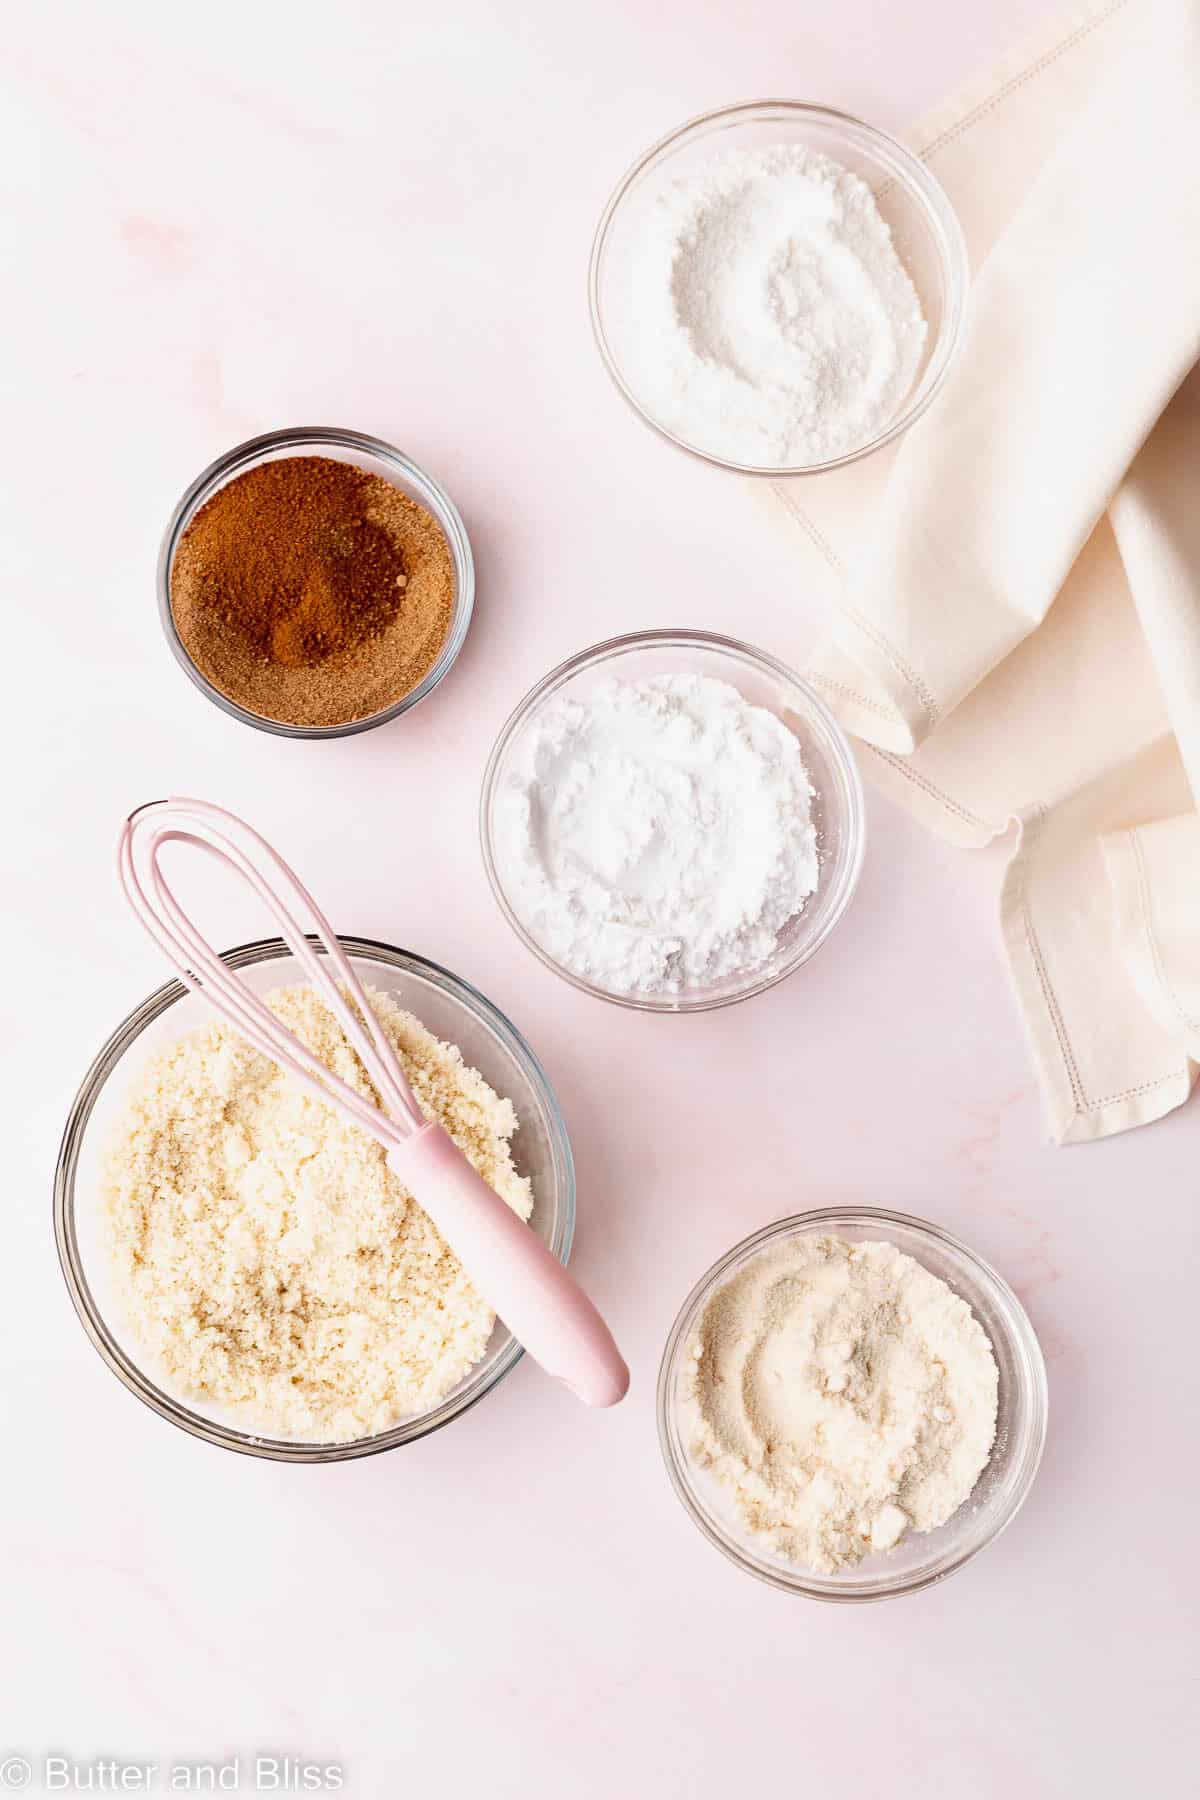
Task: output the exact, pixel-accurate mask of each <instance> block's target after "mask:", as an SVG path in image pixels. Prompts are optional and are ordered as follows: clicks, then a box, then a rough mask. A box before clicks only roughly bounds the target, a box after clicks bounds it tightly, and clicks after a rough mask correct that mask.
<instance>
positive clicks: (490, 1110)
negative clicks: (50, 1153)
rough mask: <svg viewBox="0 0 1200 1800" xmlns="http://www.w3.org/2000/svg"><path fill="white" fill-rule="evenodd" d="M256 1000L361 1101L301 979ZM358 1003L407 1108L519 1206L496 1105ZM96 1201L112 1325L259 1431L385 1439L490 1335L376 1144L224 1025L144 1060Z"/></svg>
mask: <svg viewBox="0 0 1200 1800" xmlns="http://www.w3.org/2000/svg"><path fill="white" fill-rule="evenodd" d="M265 997H266V999H267V1002H268V1004H269V1005H270V1007H271V1009H272V1011H274V1012H275V1013H277V1014H278V1016H279V1017H280V1018H281V1019H282V1020H283V1022H284V1024H285V1025H287V1026H289V1027H290V1029H291V1030H292V1031H294V1032H295V1033H296V1035H297V1036H298V1037H299V1038H300V1039H301V1040H302V1041H303V1042H304V1043H306V1044H307V1045H308V1046H309V1048H310V1049H311V1050H313V1051H314V1053H315V1054H316V1055H317V1056H318V1057H319V1058H320V1060H321V1061H322V1062H323V1063H324V1064H325V1066H326V1067H327V1068H329V1069H332V1070H333V1071H334V1072H335V1073H336V1074H338V1075H340V1076H341V1077H342V1079H343V1080H344V1081H346V1082H348V1083H349V1084H350V1085H351V1086H352V1087H354V1088H355V1089H356V1090H357V1091H358V1092H359V1093H360V1094H363V1095H364V1096H366V1097H367V1098H369V1099H370V1100H372V1101H373V1102H375V1103H376V1104H377V1103H378V1096H377V1094H376V1093H375V1090H374V1088H373V1087H372V1085H371V1082H370V1080H369V1079H368V1077H367V1075H366V1072H365V1071H364V1069H363V1067H362V1064H361V1063H360V1062H359V1060H358V1057H357V1055H356V1054H355V1052H354V1050H353V1048H352V1046H351V1045H350V1043H349V1041H348V1039H347V1038H346V1037H345V1034H344V1033H343V1031H342V1029H341V1027H340V1025H339V1024H338V1023H337V1020H336V1019H335V1018H334V1016H333V1014H332V1013H331V1012H330V1011H329V1009H328V1008H327V1007H326V1006H325V1004H324V1002H323V1001H322V1000H321V999H320V997H319V996H318V995H317V994H316V993H315V992H314V991H313V989H312V988H309V987H286V988H277V989H275V990H274V991H273V992H272V993H270V994H268V995H266V996H265ZM368 998H369V999H370V1003H371V1005H372V1007H373V1009H374V1011H375V1013H376V1014H377V1016H378V1018H379V1019H380V1021H381V1022H382V1024H383V1027H384V1029H385V1031H386V1032H387V1034H388V1036H389V1037H390V1038H391V1040H392V1042H393V1043H394V1044H395V1045H396V1047H397V1049H398V1050H399V1052H400V1057H401V1061H402V1063H403V1065H404V1070H405V1073H406V1075H407V1076H408V1079H409V1082H410V1084H411V1086H412V1089H413V1092H414V1094H415V1096H416V1098H417V1101H418V1103H419V1104H420V1107H421V1110H422V1112H423V1113H424V1114H425V1116H426V1117H427V1118H433V1119H437V1120H439V1121H440V1122H441V1124H442V1125H444V1126H445V1128H446V1130H447V1131H448V1132H449V1133H450V1136H451V1137H452V1138H453V1139H454V1141H455V1143H456V1144H457V1145H458V1146H459V1148H460V1149H461V1150H462V1151H463V1152H464V1153H465V1154H466V1156H467V1157H468V1159H469V1160H470V1162H471V1163H472V1164H473V1165H474V1167H475V1168H476V1169H477V1170H478V1171H479V1173H480V1174H481V1175H482V1176H483V1177H484V1179H485V1180H486V1181H488V1182H490V1183H491V1185H492V1187H493V1188H495V1190H496V1192H497V1193H498V1194H499V1195H500V1197H501V1199H503V1200H504V1201H506V1202H507V1204H508V1205H509V1206H511V1207H512V1209H513V1211H514V1212H515V1213H517V1214H519V1216H520V1217H521V1218H523V1219H525V1218H528V1217H529V1214H530V1211H531V1210H532V1194H531V1192H530V1187H529V1183H528V1181H526V1180H525V1178H524V1177H523V1176H521V1175H519V1174H518V1173H517V1171H516V1169H515V1168H514V1166H513V1161H512V1156H511V1154H510V1150H509V1140H510V1138H511V1137H512V1135H513V1133H514V1131H515V1130H516V1125H517V1120H516V1114H515V1112H514V1109H513V1107H512V1104H511V1102H510V1101H508V1100H505V1099H501V1098H500V1096H499V1095H498V1094H496V1093H495V1092H494V1091H493V1089H492V1088H491V1087H489V1086H488V1084H487V1082H486V1081H485V1080H484V1079H483V1077H482V1076H481V1075H480V1074H479V1073H478V1072H477V1071H476V1070H474V1069H471V1068H468V1067H467V1066H466V1064H465V1063H464V1062H463V1059H462V1057H461V1055H460V1054H459V1052H458V1050H457V1049H455V1047H454V1046H453V1045H451V1044H444V1043H441V1042H439V1040H438V1039H437V1038H435V1037H433V1036H432V1035H431V1034H430V1033H429V1032H428V1031H426V1030H425V1028H424V1026H423V1025H421V1024H420V1023H419V1022H418V1020H416V1019H415V1018H413V1016H412V1014H411V1013H407V1012H404V1011H402V1010H401V1008H400V1007H399V1006H397V1004H396V1003H395V1001H394V1000H392V999H391V998H390V997H389V996H388V995H386V994H380V993H373V992H370V991H368ZM103 1198H104V1202H105V1205H106V1209H107V1215H108V1223H109V1229H110V1237H111V1243H112V1256H113V1263H114V1271H115V1276H116V1284H117V1288H118V1292H119V1294H120V1296H121V1298H122V1301H123V1304H124V1310H125V1314H126V1320H127V1324H128V1326H129V1329H130V1330H131V1332H132V1334H133V1336H134V1337H135V1338H136V1339H137V1341H138V1343H139V1344H140V1345H141V1347H142V1350H143V1352H144V1353H146V1354H147V1355H148V1356H149V1358H150V1359H151V1361H152V1363H153V1364H154V1365H155V1366H156V1369H157V1370H158V1371H161V1374H160V1379H165V1382H166V1384H167V1385H168V1386H169V1387H170V1388H172V1389H174V1390H175V1391H178V1392H181V1393H182V1395H183V1396H184V1397H185V1398H187V1399H189V1400H190V1401H192V1402H193V1403H194V1402H196V1401H200V1402H202V1403H205V1404H207V1405H209V1406H212V1407H216V1408H218V1409H219V1410H220V1411H221V1412H223V1413H225V1414H227V1415H229V1416H230V1417H231V1418H232V1420H233V1422H234V1423H236V1424H237V1425H239V1426H241V1428H242V1429H243V1430H246V1431H250V1432H253V1433H255V1434H256V1435H258V1436H263V1437H278V1438H287V1439H292V1440H298V1441H307V1442H321V1443H336V1442H344V1441H345V1440H347V1439H350V1438H357V1437H365V1436H368V1435H370V1434H372V1433H374V1432H378V1431H382V1430H385V1429H386V1428H387V1427H388V1426H391V1425H394V1424H396V1423H397V1422H398V1421H399V1420H400V1419H402V1418H405V1417H406V1416H408V1415H410V1414H412V1413H414V1412H418V1411H423V1410H425V1409H426V1408H428V1407H430V1406H432V1405H434V1404H435V1403H436V1402H437V1401H438V1400H440V1399H442V1398H443V1397H444V1396H445V1395H446V1394H447V1393H449V1391H450V1389H451V1388H453V1387H454V1386H455V1385H456V1384H457V1383H458V1382H459V1381H460V1380H461V1379H462V1377H463V1376H464V1375H466V1374H467V1372H468V1371H469V1370H470V1369H471V1368H472V1366H473V1365H474V1364H475V1363H477V1362H478V1361H479V1359H480V1357H481V1356H482V1355H483V1353H484V1351H485V1350H486V1348H487V1344H488V1339H489V1337H490V1336H491V1332H492V1326H493V1324H494V1323H495V1315H494V1313H493V1312H492V1310H491V1308H490V1307H489V1306H488V1305H487V1303H486V1301H485V1300H483V1299H482V1298H481V1296H480V1295H479V1294H477V1293H476V1292H475V1289H474V1288H473V1287H472V1286H471V1283H470V1281H469V1280H468V1278H467V1276H466V1274H465V1273H464V1271H463V1268H462V1265H461V1263H460V1262H459V1261H458V1258H457V1257H456V1256H455V1255H454V1254H453V1252H452V1251H451V1250H450V1249H449V1248H448V1247H447V1245H446V1244H445V1243H444V1242H443V1240H442V1238H441V1236H440V1235H439V1233H438V1231H437V1230H436V1228H435V1227H434V1225H433V1224H432V1222H431V1221H430V1220H429V1218H428V1217H427V1216H426V1214H425V1213H424V1212H423V1211H422V1210H421V1208H420V1206H419V1205H418V1204H417V1203H416V1201H415V1200H414V1199H413V1197H412V1196H411V1195H410V1194H409V1193H408V1191H407V1189H405V1188H404V1187H403V1186H402V1184H401V1183H400V1182H399V1181H398V1180H397V1179H396V1177H395V1176H394V1175H393V1174H392V1172H391V1170H390V1169H389V1168H388V1166H387V1163H386V1160H385V1156H384V1151H383V1148H382V1146H381V1145H380V1144H378V1143H377V1142H376V1141H375V1139H374V1138H372V1137H369V1136H368V1135H367V1133H366V1132H364V1131H362V1130H360V1129H359V1127H358V1126H356V1125H353V1124H351V1123H349V1122H348V1121H347V1120H345V1119H344V1118H343V1117H342V1115H341V1114H340V1113H337V1112H335V1111H334V1109H333V1108H332V1107H331V1106H326V1105H324V1104H323V1103H322V1102H321V1101H319V1100H317V1099H315V1098H313V1097H312V1096H311V1095H310V1094H308V1093H307V1092H306V1091H305V1089H303V1088H302V1087H300V1085H299V1084H298V1083H297V1082H295V1081H293V1080H292V1079H291V1078H290V1077H289V1076H287V1075H285V1074H284V1073H283V1072H282V1071H281V1070H280V1069H279V1068H277V1066H276V1065H275V1064H274V1063H273V1062H270V1061H269V1060H268V1059H267V1058H266V1057H265V1056H262V1055H260V1054H259V1052H258V1051H256V1050H253V1049H251V1048H250V1046H249V1045H248V1044H246V1043H245V1042H244V1041H243V1040H242V1039H241V1038H240V1037H238V1036H237V1035H236V1034H235V1033H234V1032H233V1031H232V1030H230V1029H229V1027H227V1026H226V1025H224V1024H219V1023H214V1024H212V1025H209V1026H206V1027H204V1028H202V1029H200V1030H198V1031H193V1032H190V1033H188V1034H187V1035H186V1036H184V1037H181V1038H180V1039H179V1040H178V1041H177V1042H176V1043H174V1044H171V1045H169V1046H168V1047H167V1048H166V1049H165V1050H163V1051H161V1052H159V1053H158V1054H157V1055H155V1056H154V1057H152V1058H151V1060H150V1061H149V1063H148V1065H147V1066H146V1068H145V1069H144V1070H143V1072H142V1074H141V1076H140V1078H139V1080H138V1082H137V1084H136V1086H135V1087H134V1089H133V1091H132V1092H131V1093H130V1095H129V1097H128V1100H127V1102H126V1105H125V1109H124V1113H123V1115H122V1116H121V1117H120V1118H119V1120H118V1121H117V1123H116V1125H115V1128H114V1131H113V1134H112V1137H111V1139H110V1142H109V1145H108V1152H107V1157H106V1165H105V1178H104V1195H103Z"/></svg>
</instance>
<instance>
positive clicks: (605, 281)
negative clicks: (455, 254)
mask: <svg viewBox="0 0 1200 1800" xmlns="http://www.w3.org/2000/svg"><path fill="white" fill-rule="evenodd" d="M967 280H968V271H967V257H966V248H965V245H964V242H963V236H962V232H961V230H960V228H959V225H958V221H957V219H956V218H955V216H954V212H953V210H952V208H951V206H950V203H949V201H948V200H947V198H946V196H945V194H944V193H943V191H942V189H941V187H940V186H939V185H938V183H937V182H936V181H935V180H934V178H933V176H932V175H931V174H930V173H929V171H928V169H927V168H926V167H925V165H924V164H923V163H922V162H920V161H919V160H918V158H917V157H915V156H914V155H913V154H912V152H911V151H909V150H906V149H905V147H904V146H903V145H902V144H899V143H897V142H896V141H895V139H893V138H890V137H888V136H887V135H886V134H885V133H884V132H881V131H877V130H876V129H875V128H874V127H872V126H870V125H866V124H864V123H863V122H862V121H861V120H860V119H854V118H850V117H849V116H847V115H846V114H844V113H839V112H834V111H832V110H830V109H829V108H827V107H821V106H810V105H805V104H802V103H801V102H798V101H790V100H764V101H755V102H752V103H748V104H745V105H740V106H728V107H724V108H722V109H721V110H720V111H719V112H713V113H706V114H705V115H704V116H703V117H701V118H697V119H692V120H691V121H689V123H687V124H686V125H683V126H681V127H680V128H679V129H678V130H677V131H673V132H672V133H671V134H670V136H669V137H666V138H663V139H662V141H661V142H660V143H658V144H655V145H654V147H653V148H652V149H651V150H649V151H647V153H646V154H645V155H644V156H643V157H641V159H640V160H639V161H638V162H637V163H636V164H635V165H634V167H633V168H632V169H630V171H629V172H628V174H627V175H626V176H625V177H624V179H623V180H622V181H621V183H620V185H619V186H618V188H617V190H616V192H615V193H614V194H613V196H612V199H611V200H610V201H609V203H608V206H607V207H606V209H605V212H604V215H603V217H602V219H601V221H600V225H599V229H598V231H597V233H596V240H595V245H594V247H593V250H592V262H591V271H590V277H589V294H590V300H591V311H592V325H593V328H594V330H595V335H596V342H597V344H598V346H599V349H600V353H601V355H602V357H603V359H604V362H605V365H606V367H607V369H608V371H609V374H610V375H611V376H612V378H613V380H614V381H615V382H616V385H617V387H618V388H619V389H620V391H621V392H622V394H624V396H625V398H626V399H627V400H628V401H629V403H630V404H631V405H632V406H633V408H634V409H635V411H636V412H637V413H638V414H639V415H640V416H641V418H642V419H643V420H645V422H646V423H647V424H649V425H652V426H653V427H654V429H655V430H656V431H658V432H659V433H661V435H662V436H663V437H665V438H667V439H669V441H670V442H671V443H673V444H675V445H677V446H678V447H679V448H681V449H684V450H688V451H691V452H692V453H693V454H695V455H696V456H700V457H703V458H704V459H705V460H706V461H708V462H710V463H715V464H717V465H718V466H720V467H722V468H727V469H733V470H736V471H738V472H739V473H742V474H748V475H774V476H780V475H802V474H815V473H818V472H820V471H821V470H827V469H832V468H839V467H841V466H842V465H843V464H845V463H848V462H853V461H855V460H856V459H857V458H858V457H860V456H865V455H867V454H868V452H870V451H872V450H877V449H879V448H880V447H881V446H882V445H884V444H887V443H890V442H892V440H893V439H894V438H896V437H898V436H899V435H900V433H901V432H903V431H906V430H907V429H908V427H909V426H910V425H912V424H913V423H914V422H915V421H916V420H917V419H919V418H920V417H921V415H922V413H924V411H925V410H926V408H927V407H928V406H929V405H930V403H931V401H932V400H933V398H934V396H935V395H936V394H937V392H938V390H939V389H940V388H941V386H942V384H943V382H944V381H945V379H946V376H947V373H948V372H949V369H950V366H951V363H952V361H953V359H954V355H955V352H956V350H957V348H958V346H959V343H960V340H961V337H962V327H963V317H964V310H965V305H966V295H967Z"/></svg>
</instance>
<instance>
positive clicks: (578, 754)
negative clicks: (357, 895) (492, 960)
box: [480, 631, 864, 1013]
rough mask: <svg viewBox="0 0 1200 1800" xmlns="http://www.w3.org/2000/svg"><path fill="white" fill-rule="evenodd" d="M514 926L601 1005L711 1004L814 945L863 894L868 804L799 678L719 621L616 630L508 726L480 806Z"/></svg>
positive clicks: (837, 739) (565, 667)
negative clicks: (683, 627)
mask: <svg viewBox="0 0 1200 1800" xmlns="http://www.w3.org/2000/svg"><path fill="white" fill-rule="evenodd" d="M480 830H481V836H482V841H483V855H484V862H485V864H486V866H487V872H488V877H489V879H490V881H491V884H492V890H493V892H494V893H495V895H496V898H497V900H498V901H499V903H500V906H501V909H502V910H503V912H504V914H505V916H506V917H507V919H508V921H509V923H510V924H511V925H512V927H513V929H514V930H515V931H516V932H517V934H518V936H519V937H520V938H521V939H522V940H523V941H524V943H525V944H526V945H527V946H528V948H529V949H530V950H532V951H533V953H534V955H535V956H537V957H539V958H540V959H541V961H542V962H543V963H545V964H546V966H547V967H548V968H550V969H553V970H554V971H555V973H556V974H559V975H561V976H563V978H564V979H565V980H567V981H569V982H571V983H572V985H573V986H575V987H577V988H580V989H582V991H583V992H584V993H588V994H593V995H595V996H597V997H598V998H599V999H602V1000H611V1001H615V1002H616V1003H617V1004H618V1005H622V1006H631V1007H637V1008H640V1009H642V1010H644V1011H649V1012H677V1013H678V1012H702V1011H706V1010H708V1009H709V1008H712V1007H716V1006H728V1005H729V1004H731V1002H733V1001H736V1000H745V999H748V998H749V997H750V996H751V995H753V994H760V993H762V992H763V991H764V990H765V989H766V988H769V987H773V986H774V985H775V983H776V982H778V981H782V980H783V979H784V977H785V976H787V975H790V974H792V973H793V972H794V971H795V970H797V969H799V968H800V967H801V965H802V964H803V963H805V962H807V961H808V959H809V958H810V957H811V956H813V955H815V954H816V952H817V950H819V949H820V947H821V945H822V944H824V943H825V942H826V940H827V939H828V937H829V935H830V933H831V932H832V931H833V930H834V928H835V926H836V925H837V924H838V922H839V920H840V919H841V918H842V917H843V915H844V913H845V911H846V908H847V907H848V905H849V904H850V900H851V898H852V896H853V894H854V889H855V885H856V883H857V881H858V876H859V870H860V869H861V866H862V857H863V841H864V838H863V833H864V825H863V796H862V786H861V783H860V781H859V776H858V771H857V769H856V767H855V763H854V757H853V755H852V753H851V750H850V746H849V743H848V742H847V740H846V737H845V734H844V733H843V732H842V730H841V729H840V727H839V726H838V725H837V723H836V721H835V720H834V718H833V716H832V715H831V714H830V712H829V711H828V709H827V708H826V707H825V706H824V705H823V704H822V702H821V701H820V700H819V699H818V697H817V695H816V694H815V693H814V692H813V691H812V689H811V688H810V687H808V685H807V684H806V683H805V682H803V681H802V680H801V679H800V677H799V676H798V675H794V674H793V673H792V671H791V670H790V669H788V668H786V667H785V666H784V665H783V664H782V663H780V662H777V661H776V660H775V659H774V657H770V656H767V655H766V654H765V653H764V652H763V651H761V650H755V649H752V648H751V647H750V645H748V644H741V643H738V642H736V641H735V640H734V639H732V638H724V637H718V636H716V635H714V634H713V633H710V632H702V631H646V632H636V633H634V634H633V635H631V636H629V637H620V638H612V639H610V640H609V641H608V642H607V643H603V644H597V645H595V646H594V647H593V648H592V649H590V650H585V651H583V652H582V653H581V654H580V655H578V656H574V657H572V658H571V659H570V660H569V661H568V662H565V663H563V664H561V665H560V667H559V668H557V669H554V670H552V671H551V673H550V674H549V675H547V676H546V678H545V679H544V680H543V681H540V682H539V683H538V685H537V686H536V687H535V688H534V689H533V690H532V692H531V693H529V694H527V695H526V696H525V699H524V700H523V701H522V702H521V704H520V706H519V707H518V708H517V710H516V711H515V712H514V713H513V715H512V717H511V718H510V719H509V721H508V723H507V724H506V725H505V727H504V729H503V730H502V732H501V733H500V736H499V738H498V740H497V742H496V747H495V749H494V750H493V751H492V755H491V759H490V761H489V763H488V768H487V772H486V774H485V776H484V783H483V797H482V802H481V807H480Z"/></svg>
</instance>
